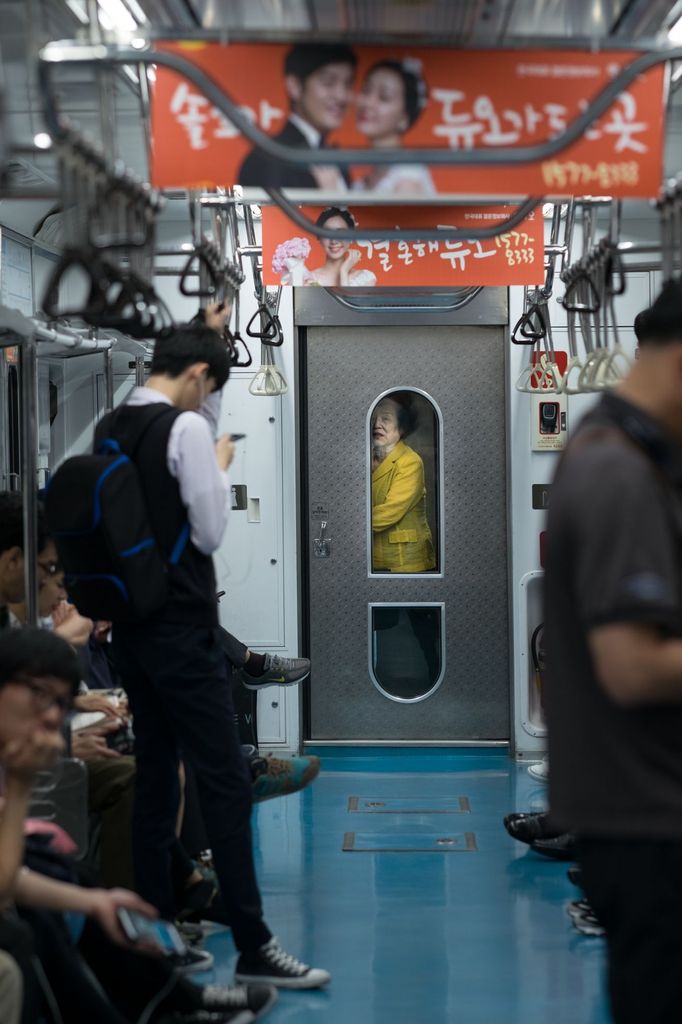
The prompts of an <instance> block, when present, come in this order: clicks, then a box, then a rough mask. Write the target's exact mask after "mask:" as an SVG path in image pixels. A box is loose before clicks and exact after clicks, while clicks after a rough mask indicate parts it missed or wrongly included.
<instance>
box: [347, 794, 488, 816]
mask: <svg viewBox="0 0 682 1024" xmlns="http://www.w3.org/2000/svg"><path fill="white" fill-rule="evenodd" d="M348 812H349V814H470V813H471V806H470V804H469V798H468V797H466V796H438V797H429V798H424V797H420V796H406V797H389V798H387V797H384V798H383V799H380V800H376V799H371V798H370V799H365V797H361V796H351V797H349V798H348Z"/></svg>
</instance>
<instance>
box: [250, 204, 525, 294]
mask: <svg viewBox="0 0 682 1024" xmlns="http://www.w3.org/2000/svg"><path fill="white" fill-rule="evenodd" d="M301 212H302V213H304V214H305V216H306V217H308V219H309V220H312V221H313V222H317V223H318V224H319V225H320V226H322V227H325V228H327V229H329V230H332V231H333V230H337V229H342V230H343V229H345V228H350V227H356V226H362V227H363V228H369V227H371V228H375V227H376V228H382V227H383V228H395V227H399V228H403V229H405V228H415V229H417V228H423V227H425V225H426V224H427V223H428V224H429V225H432V226H434V227H443V228H445V227H449V228H467V227H470V228H481V227H488V226H494V225H497V224H501V223H502V222H503V221H504V220H506V219H507V218H508V217H509V216H510V214H511V213H512V212H513V208H512V207H508V206H485V207H469V206H457V207H435V208H434V207H423V208H421V209H415V208H414V207H407V208H405V207H400V208H396V207H356V208H355V210H349V209H347V208H345V207H340V208H338V207H327V208H326V209H324V210H323V209H321V208H320V207H303V208H302V211H301ZM543 264H544V239H543V218H542V214H541V212H540V211H539V210H538V211H536V212H533V213H531V214H530V215H529V216H528V218H527V219H526V220H524V221H522V223H521V224H519V225H517V227H516V228H514V230H513V231H506V232H503V233H502V234H501V235H498V236H497V237H495V238H488V239H485V240H484V241H480V242H468V241H466V240H465V239H461V240H458V241H452V242H445V241H442V242H441V241H431V242H408V241H405V240H401V241H388V240H384V241H381V240H380V239H377V240H373V241H368V240H364V241H358V242H347V241H346V242H344V241H340V240H339V241H336V240H334V239H331V240H327V239H319V238H317V237H316V236H315V235H314V234H313V233H312V232H310V233H307V232H304V231H302V230H301V228H299V227H298V225H296V224H293V223H292V221H290V220H289V218H288V217H287V216H286V215H285V214H284V213H282V211H281V210H280V209H278V208H277V207H265V208H264V209H263V279H264V281H265V283H266V284H271V285H278V284H285V285H320V286H322V287H326V288H334V287H337V288H338V287H341V288H343V287H345V288H348V287H350V288H353V287H357V288H372V287H384V288H406V287H407V288H409V287H416V286H422V287H424V286H426V287H445V288H453V287H460V286H462V285H512V284H542V283H543V281H544V266H543Z"/></svg>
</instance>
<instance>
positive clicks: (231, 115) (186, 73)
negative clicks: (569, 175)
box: [39, 40, 682, 237]
mask: <svg viewBox="0 0 682 1024" xmlns="http://www.w3.org/2000/svg"><path fill="white" fill-rule="evenodd" d="M145 47H146V48H135V47H132V46H125V45H120V44H111V43H110V44H106V45H105V44H101V43H99V44H94V45H91V44H87V45H82V44H78V43H74V42H72V41H70V40H63V41H55V42H51V43H48V44H47V45H46V46H45V47H43V49H42V50H41V51H40V55H39V56H40V65H39V75H40V83H41V88H42V90H43V96H44V99H45V100H46V110H45V114H46V117H47V119H48V127H49V128H50V130H55V131H57V130H58V126H59V114H58V112H57V110H56V106H55V104H54V96H53V94H52V90H51V82H50V70H51V67H52V66H54V65H55V64H83V63H88V62H97V63H103V64H132V65H136V64H138V65H140V64H159V65H161V66H162V67H167V68H170V69H171V71H175V72H176V73H177V74H179V75H182V76H183V77H184V78H186V79H188V81H190V82H191V83H192V84H193V85H195V86H196V87H197V88H198V89H200V90H201V92H202V93H203V94H204V96H206V98H207V99H208V100H209V101H210V102H211V103H213V105H214V106H216V107H217V108H218V109H219V110H220V111H221V112H222V113H223V114H225V116H226V117H227V118H228V119H229V120H230V121H231V122H232V124H233V125H234V126H235V128H237V129H238V130H239V131H240V132H241V134H242V135H244V136H245V137H246V138H247V139H249V141H250V142H252V143H253V144H254V145H255V146H257V148H258V149H259V150H261V151H262V152H264V153H267V154H268V155H270V156H272V157H275V158H276V159H278V160H281V161H283V162H284V163H289V164H297V165H301V166H310V165H312V164H314V163H320V158H322V162H323V163H325V164H333V165H335V166H337V167H347V166H349V165H352V164H365V165H367V166H377V165H386V164H388V165H390V164H400V163H405V159H406V150H404V149H326V148H325V149H324V150H323V151H320V150H305V149H300V148H296V147H295V146H285V145H283V144H282V143H280V142H275V141H274V139H272V138H270V136H268V135H266V134H265V133H264V132H262V131H261V130H260V129H259V128H256V127H255V126H254V125H253V124H252V122H251V121H250V120H249V118H248V117H246V116H245V115H244V114H243V112H242V111H241V109H240V107H239V104H238V103H237V101H236V100H234V99H233V98H232V97H231V96H230V95H228V94H227V93H226V92H225V91H224V89H222V88H221V87H220V86H219V85H218V84H217V83H216V82H215V81H214V80H213V79H212V78H211V77H210V75H208V74H206V72H205V71H202V70H201V68H198V67H196V65H194V64H192V62H191V61H189V60H187V59H186V58H184V57H180V56H179V55H178V54H175V53H169V52H168V51H165V50H150V49H149V48H148V47H149V43H145ZM669 60H682V47H671V48H669V49H666V50H656V51H651V52H649V53H644V54H642V55H641V56H639V57H635V58H634V60H633V61H632V62H631V63H630V64H628V65H627V67H625V68H623V70H622V71H619V73H618V74H617V75H616V76H615V77H614V78H612V79H611V80H610V81H609V82H608V84H607V85H605V86H604V88H603V89H602V90H601V92H599V93H598V94H597V95H596V96H595V98H594V99H593V100H592V102H591V103H590V104H589V105H588V106H587V107H586V108H585V110H584V111H583V112H582V113H581V114H580V115H579V116H578V117H577V118H576V119H575V120H574V121H572V122H571V124H570V125H568V127H567V128H566V130H565V131H563V132H562V133H561V134H560V135H557V136H555V137H554V138H553V139H548V140H547V141H546V142H541V143H537V144H535V145H532V146H519V147H506V148H503V147H500V148H493V147H490V148H486V149H485V150H483V149H480V148H479V149H470V150H466V149H463V150H450V149H444V148H437V149H430V148H425V149H421V148H420V149H410V150H409V154H408V155H409V161H410V163H423V164H437V165H440V166H450V167H458V166H459V167H461V166H475V167H491V166H494V165H496V164H526V163H539V162H541V161H543V160H547V159H548V158H549V157H552V156H555V155H556V154H557V153H561V152H562V151H563V150H564V149H566V148H567V147H568V146H570V145H571V144H572V143H573V142H576V141H577V140H578V139H579V138H580V137H581V136H582V135H583V134H584V133H585V132H586V131H587V129H588V128H590V127H591V126H592V125H593V124H594V122H595V121H596V120H598V119H599V118H600V117H601V116H602V114H604V113H606V111H607V110H608V109H609V107H610V106H611V104H612V103H613V102H614V100H616V99H617V97H618V95H619V94H620V93H621V92H622V91H623V90H624V89H625V88H626V87H627V86H628V85H630V83H631V82H633V81H634V80H635V79H636V78H637V77H638V76H639V75H641V74H643V73H644V72H645V71H648V70H649V69H650V68H652V67H655V66H656V65H657V64H663V63H665V62H666V61H669ZM316 157H317V159H315V158H316ZM339 237H340V236H339Z"/></svg>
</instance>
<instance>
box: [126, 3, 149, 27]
mask: <svg viewBox="0 0 682 1024" xmlns="http://www.w3.org/2000/svg"><path fill="white" fill-rule="evenodd" d="M126 5H127V6H128V8H129V9H130V13H131V14H132V16H133V18H135V20H136V21H137V23H138V25H146V23H147V20H148V19H147V15H146V14H145V13H144V11H143V10H142V8H141V7H140V5H139V3H138V2H137V0H126Z"/></svg>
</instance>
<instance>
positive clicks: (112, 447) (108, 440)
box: [97, 437, 121, 455]
mask: <svg viewBox="0 0 682 1024" xmlns="http://www.w3.org/2000/svg"><path fill="white" fill-rule="evenodd" d="M120 451H121V446H120V444H119V443H118V441H114V439H113V437H105V438H104V440H103V441H100V444H99V446H98V448H97V454H98V455H110V454H112V453H115V454H118V453H119V452H120Z"/></svg>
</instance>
